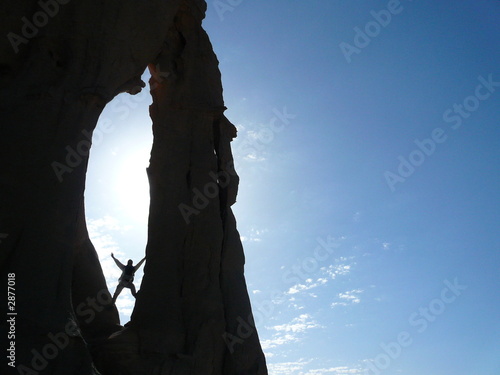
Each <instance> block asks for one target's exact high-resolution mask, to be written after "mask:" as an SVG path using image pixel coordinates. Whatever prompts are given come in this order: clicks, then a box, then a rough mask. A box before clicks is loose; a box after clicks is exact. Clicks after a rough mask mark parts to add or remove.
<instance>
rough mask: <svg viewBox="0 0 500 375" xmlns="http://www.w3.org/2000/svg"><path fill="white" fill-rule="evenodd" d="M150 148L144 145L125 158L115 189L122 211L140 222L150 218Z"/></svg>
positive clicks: (145, 221)
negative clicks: (147, 169) (148, 173)
mask: <svg viewBox="0 0 500 375" xmlns="http://www.w3.org/2000/svg"><path fill="white" fill-rule="evenodd" d="M150 149H151V147H150V146H147V147H142V148H140V149H137V150H135V151H133V152H130V153H129V154H128V155H127V156H126V157H125V158H123V161H122V163H121V165H120V168H119V171H118V172H119V173H118V176H117V181H116V187H115V189H114V191H115V192H116V193H117V198H118V199H117V200H118V202H119V205H120V211H122V212H123V213H124V214H125V215H126V216H127V217H129V218H132V219H133V220H135V221H136V222H139V223H147V220H148V212H149V182H148V177H147V174H146V168H147V167H148V165H149V155H150Z"/></svg>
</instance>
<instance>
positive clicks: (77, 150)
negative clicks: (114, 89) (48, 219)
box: [51, 64, 170, 182]
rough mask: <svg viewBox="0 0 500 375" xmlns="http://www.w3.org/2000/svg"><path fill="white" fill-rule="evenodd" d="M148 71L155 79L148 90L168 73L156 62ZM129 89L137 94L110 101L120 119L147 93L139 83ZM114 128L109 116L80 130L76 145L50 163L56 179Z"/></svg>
mask: <svg viewBox="0 0 500 375" xmlns="http://www.w3.org/2000/svg"><path fill="white" fill-rule="evenodd" d="M150 71H151V76H152V77H153V78H154V79H155V82H153V84H152V85H151V87H150V91H153V90H154V89H156V88H157V87H158V85H159V84H160V83H161V82H163V81H164V80H165V79H166V78H167V77H168V76H169V75H170V72H168V71H163V70H161V68H160V64H156V66H154V69H151V70H150ZM131 91H132V92H134V93H138V94H133V95H120V96H119V97H118V98H117V99H116V100H113V101H112V102H111V103H110V109H111V112H112V113H115V114H117V115H118V119H119V120H120V121H125V120H126V119H127V118H128V117H129V116H130V114H131V113H132V111H133V110H135V109H136V108H137V106H138V105H139V104H140V103H142V102H144V101H145V100H146V98H148V95H149V93H148V91H147V90H142V86H141V85H138V86H136V87H134V88H133V89H132V90H131ZM114 130H115V125H114V124H113V121H112V120H111V119H110V118H104V119H102V120H100V121H99V122H98V125H97V126H96V128H95V129H94V131H88V130H86V129H83V130H82V131H81V135H82V136H83V137H82V138H83V139H81V140H80V141H78V143H77V144H76V146H71V145H66V147H65V150H66V155H65V157H64V162H61V161H53V162H52V163H51V166H52V170H53V171H54V174H55V175H56V177H57V179H58V181H59V182H62V181H63V176H64V174H66V173H71V172H73V170H74V169H75V168H77V167H78V166H80V165H81V163H82V162H83V161H84V160H85V158H86V157H87V156H88V154H89V152H90V148H91V147H92V146H94V147H95V146H98V145H99V144H101V142H102V141H103V139H104V135H105V134H110V133H112V132H113V131H114Z"/></svg>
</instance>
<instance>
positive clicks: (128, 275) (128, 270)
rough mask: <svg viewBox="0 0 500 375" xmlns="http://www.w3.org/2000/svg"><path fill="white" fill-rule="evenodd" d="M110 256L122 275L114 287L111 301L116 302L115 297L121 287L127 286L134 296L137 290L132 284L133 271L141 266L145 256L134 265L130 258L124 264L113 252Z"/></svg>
mask: <svg viewBox="0 0 500 375" xmlns="http://www.w3.org/2000/svg"><path fill="white" fill-rule="evenodd" d="M111 258H113V260H114V261H115V263H116V265H117V266H118V268H119V269H121V270H122V275H121V276H120V278H119V279H118V286H117V287H116V290H115V294H114V295H113V303H115V302H116V298H118V295H119V294H120V293H121V291H122V290H123V288H129V289H130V291H131V293H132V295H133V296H134V297H136V296H137V292H136V290H135V286H134V275H135V272H136V271H137V270H138V269H139V268H140V267H141V266H142V263H144V261H145V260H146V257H144V258H143V259H142V260H141V261H140V262H139V263H137V265H136V266H134V263H133V262H132V259H129V260H128V262H127V265H126V266H125V265H123V264H122V263H121V262H120V261H119V260H118V259H116V258H115V256H114V255H113V253H111Z"/></svg>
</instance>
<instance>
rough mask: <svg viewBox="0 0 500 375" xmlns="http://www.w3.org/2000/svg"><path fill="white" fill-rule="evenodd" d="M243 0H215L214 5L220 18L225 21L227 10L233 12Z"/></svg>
mask: <svg viewBox="0 0 500 375" xmlns="http://www.w3.org/2000/svg"><path fill="white" fill-rule="evenodd" d="M242 2H243V0H214V1H212V5H213V7H214V9H215V11H216V12H217V15H218V16H219V19H220V20H221V22H222V21H224V14H226V13H227V12H230V13H232V12H233V11H234V10H235V9H236V7H237V6H238V5H240V4H241V3H242Z"/></svg>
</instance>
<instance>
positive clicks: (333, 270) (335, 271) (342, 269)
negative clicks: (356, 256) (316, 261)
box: [321, 258, 351, 280]
mask: <svg viewBox="0 0 500 375" xmlns="http://www.w3.org/2000/svg"><path fill="white" fill-rule="evenodd" d="M339 260H341V261H345V260H347V259H346V258H340V259H339ZM321 271H322V272H323V274H325V275H328V276H330V278H331V279H332V280H333V279H335V278H336V277H337V276H343V275H347V274H348V273H349V272H351V265H350V264H337V265H333V264H330V265H329V266H328V267H322V268H321Z"/></svg>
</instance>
